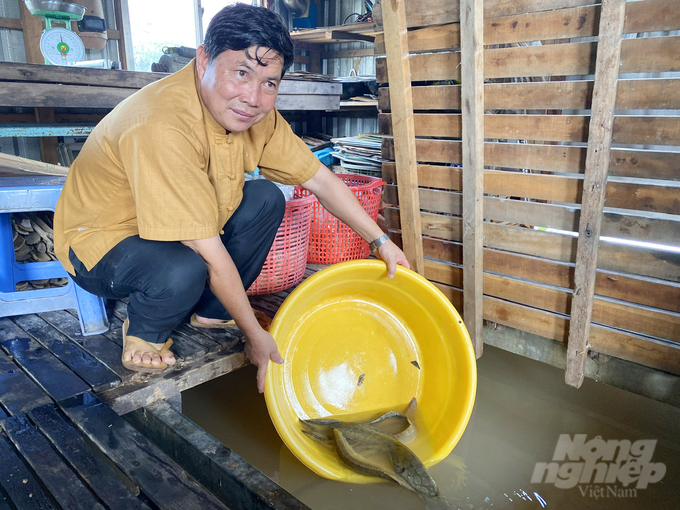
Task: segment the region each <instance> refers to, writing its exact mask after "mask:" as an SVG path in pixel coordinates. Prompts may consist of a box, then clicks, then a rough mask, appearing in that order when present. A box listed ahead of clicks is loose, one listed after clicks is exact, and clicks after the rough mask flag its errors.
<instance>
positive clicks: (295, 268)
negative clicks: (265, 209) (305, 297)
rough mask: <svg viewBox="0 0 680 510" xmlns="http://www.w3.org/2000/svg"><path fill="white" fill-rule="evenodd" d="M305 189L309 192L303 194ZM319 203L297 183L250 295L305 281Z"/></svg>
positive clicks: (249, 292) (276, 290)
mask: <svg viewBox="0 0 680 510" xmlns="http://www.w3.org/2000/svg"><path fill="white" fill-rule="evenodd" d="M303 192H304V193H305V194H306V195H308V196H303ZM316 203H318V200H317V199H316V197H315V196H314V195H309V193H307V192H306V191H305V190H304V188H302V187H300V186H296V187H295V193H294V195H293V199H292V200H289V201H287V202H286V212H285V214H284V215H283V220H282V221H281V225H280V226H279V229H278V231H277V232H276V238H274V244H272V247H271V249H270V250H269V254H268V255H267V260H265V262H264V266H263V267H262V271H261V272H260V276H258V277H257V279H256V280H255V281H254V282H253V284H252V285H251V286H250V288H249V289H248V291H247V294H248V295H250V296H257V295H260V294H271V293H273V292H280V291H282V290H285V289H288V288H290V287H292V286H293V285H297V284H298V283H300V282H301V281H302V279H303V278H304V275H305V266H306V264H307V251H308V249H309V228H310V224H311V220H312V207H313V205H314V204H316Z"/></svg>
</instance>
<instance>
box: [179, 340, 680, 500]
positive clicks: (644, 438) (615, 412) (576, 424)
mask: <svg viewBox="0 0 680 510" xmlns="http://www.w3.org/2000/svg"><path fill="white" fill-rule="evenodd" d="M183 412H184V414H185V415H187V416H188V417H189V418H190V419H192V420H193V421H194V422H196V423H197V424H198V425H200V426H201V427H202V428H204V429H205V430H206V431H208V432H209V433H210V434H212V435H213V436H214V437H216V438H217V439H218V440H220V441H221V442H222V443H224V444H225V445H227V446H228V447H229V448H231V449H232V450H234V451H235V452H236V453H238V454H239V455H240V456H242V457H243V458H244V459H246V460H247V461H248V462H250V463H251V464H253V465H254V466H256V467H257V468H258V469H260V470H261V471H262V472H264V473H265V474H266V475H267V476H269V477H270V478H272V479H273V480H275V481H276V482H277V483H279V484H280V485H281V486H283V487H284V488H285V489H286V490H288V491H289V492H291V493H292V494H293V495H294V496H295V497H297V498H298V499H299V500H301V501H302V502H303V503H305V504H307V505H308V506H310V507H311V508H313V509H314V510H317V509H318V510H331V509H333V510H334V509H338V510H339V509H347V508H351V509H380V508H386V509H390V510H400V509H414V510H416V509H425V508H428V506H427V504H426V502H424V501H422V500H421V499H419V497H418V496H416V495H415V494H413V493H411V492H409V491H407V490H405V489H403V488H401V487H399V486H398V485H396V484H391V483H388V482H380V483H376V484H366V485H357V484H347V483H342V482H334V481H330V480H326V479H323V478H321V477H319V476H318V475H316V474H315V473H313V472H312V471H310V470H309V469H308V468H306V467H305V466H304V465H303V464H302V463H301V462H299V461H298V460H297V459H296V458H295V457H294V456H293V454H292V453H290V451H289V450H288V448H287V447H286V446H285V445H284V444H283V442H282V441H281V439H280V438H279V436H278V434H277V433H276V430H275V428H274V426H273V424H272V422H271V420H270V418H269V415H268V413H267V407H266V405H265V401H264V397H263V396H262V395H259V394H258V393H257V389H256V387H255V370H254V368H253V367H246V368H243V369H240V370H237V371H236V372H234V373H232V374H228V375H226V376H224V377H221V378H219V379H215V380H213V381H210V382H208V383H205V384H203V385H201V386H198V387H195V388H193V389H191V390H189V391H186V392H184V393H183ZM679 433H680V409H678V408H675V407H672V406H669V405H666V404H662V403H660V402H657V401H654V400H650V399H648V398H645V397H641V396H638V395H635V394H632V393H628V392H626V391H623V390H620V389H618V388H614V387H611V386H608V385H605V384H602V383H597V382H595V381H593V380H590V379H586V380H585V382H584V383H583V386H582V387H581V388H580V389H579V390H576V389H573V388H570V387H568V386H566V385H565V383H564V372H563V371H562V370H559V369H556V368H553V367H550V366H548V365H545V364H543V363H539V362H536V361H532V360H529V359H526V358H523V357H521V356H518V355H515V354H511V353H508V352H506V351H502V350H500V349H495V348H493V347H485V349H484V355H483V356H482V358H481V359H480V360H479V362H478V387H477V399H476V402H475V408H474V411H473V414H472V417H471V419H470V422H469V424H468V427H467V429H466V431H465V434H464V435H463V437H462V438H461V440H460V441H459V443H458V444H457V445H456V447H455V448H454V450H453V452H452V453H451V455H449V457H447V458H446V459H444V460H443V461H442V462H440V463H439V464H437V465H436V466H433V467H432V468H431V469H430V473H431V475H432V477H433V478H434V479H435V481H436V482H437V484H438V486H439V489H440V492H441V493H442V497H443V499H444V501H445V502H446V504H447V506H448V507H449V508H460V509H504V508H510V509H515V508H517V509H519V508H521V509H524V508H527V509H529V508H537V509H540V508H550V509H560V510H572V509H616V510H619V509H621V510H625V509H657V508H658V509H677V508H680V476H679V475H680V434H679ZM617 460H618V465H617ZM537 465H538V467H537ZM551 476H552V478H551ZM532 477H538V478H540V480H538V481H536V480H534V482H532ZM608 477H609V479H608ZM598 482H599V483H598ZM645 485H646V487H645ZM438 508H439V507H438Z"/></svg>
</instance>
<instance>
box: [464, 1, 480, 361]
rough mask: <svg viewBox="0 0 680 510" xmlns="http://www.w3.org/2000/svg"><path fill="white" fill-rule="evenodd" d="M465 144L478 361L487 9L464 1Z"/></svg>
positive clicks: (470, 313) (470, 309) (472, 325)
mask: <svg viewBox="0 0 680 510" xmlns="http://www.w3.org/2000/svg"><path fill="white" fill-rule="evenodd" d="M460 16H461V23H460V26H461V34H460V35H461V74H462V75H463V76H464V77H465V79H463V80H462V82H461V85H462V89H461V102H462V110H461V114H462V140H463V303H464V308H463V317H464V319H465V325H466V326H467V329H468V332H469V333H470V337H471V339H472V344H473V345H474V348H475V354H476V356H477V358H479V357H480V356H481V355H482V350H483V348H484V340H483V338H482V335H483V333H482V330H483V325H484V319H483V311H482V308H483V297H484V275H483V265H484V262H483V254H484V225H483V221H484V200H483V199H484V56H483V50H484V43H483V37H484V27H483V21H484V20H483V17H484V7H483V1H482V0H461V1H460Z"/></svg>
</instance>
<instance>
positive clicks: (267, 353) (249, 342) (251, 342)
mask: <svg viewBox="0 0 680 510" xmlns="http://www.w3.org/2000/svg"><path fill="white" fill-rule="evenodd" d="M245 351H246V356H247V357H248V359H249V360H250V362H251V363H252V364H253V365H255V366H256V367H257V391H259V392H260V393H262V392H263V391H264V381H265V378H266V377H267V368H268V367H269V360H271V361H273V362H274V363H279V364H280V363H283V358H282V357H281V354H279V349H278V348H277V347H276V341H275V340H274V337H272V336H271V335H270V334H269V333H268V332H266V331H265V330H264V329H261V328H260V331H255V332H252V333H250V334H249V335H246V347H245Z"/></svg>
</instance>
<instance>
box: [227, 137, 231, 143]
mask: <svg viewBox="0 0 680 510" xmlns="http://www.w3.org/2000/svg"><path fill="white" fill-rule="evenodd" d="M227 143H228V144H230V145H231V137H230V136H228V137H227Z"/></svg>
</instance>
